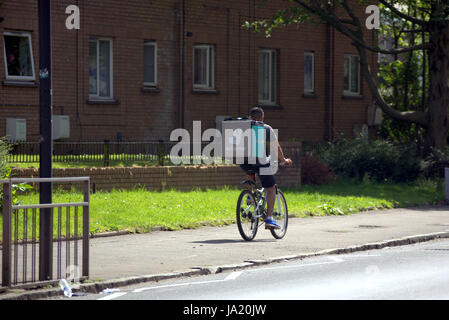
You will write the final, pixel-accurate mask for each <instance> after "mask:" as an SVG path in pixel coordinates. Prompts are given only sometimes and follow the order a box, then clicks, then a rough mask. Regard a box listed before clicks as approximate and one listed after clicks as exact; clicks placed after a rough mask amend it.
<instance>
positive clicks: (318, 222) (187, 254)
mask: <svg viewBox="0 0 449 320" xmlns="http://www.w3.org/2000/svg"><path fill="white" fill-rule="evenodd" d="M442 238H449V206H421V207H413V208H405V209H390V210H374V211H366V212H361V213H356V214H351V215H345V216H324V217H308V218H290V219H289V224H288V230H287V235H286V236H285V237H284V238H283V239H281V240H276V239H274V238H273V236H272V235H271V233H270V232H269V231H268V230H265V229H264V228H260V229H259V231H258V233H257V235H256V238H255V239H254V240H253V241H251V242H246V241H244V240H243V239H242V238H241V237H240V234H239V232H238V230H237V226H236V225H235V224H232V225H228V226H222V227H202V228H199V229H192V230H181V231H155V232H151V233H147V234H126V235H116V236H108V237H97V238H92V239H90V274H89V280H93V281H92V282H89V283H83V284H81V285H80V288H79V289H78V290H79V291H85V292H100V291H101V290H103V289H105V288H116V287H120V286H127V285H131V284H136V283H141V282H151V281H160V280H163V279H170V278H180V277H189V276H197V275H204V274H211V273H218V272H225V271H228V270H237V269H242V268H251V267H254V266H258V265H261V264H269V263H276V262H282V261H286V260H294V259H306V258H308V257H312V256H318V255H330V254H343V253H349V252H356V251H364V250H374V249H382V248H386V247H392V246H399V245H407V244H413V243H418V242H424V241H430V240H435V239H442ZM55 295H61V291H60V290H59V288H51V289H38V290H14V289H13V290H8V291H7V292H4V293H1V294H0V300H11V299H12V300H23V299H41V298H46V297H50V296H55Z"/></svg>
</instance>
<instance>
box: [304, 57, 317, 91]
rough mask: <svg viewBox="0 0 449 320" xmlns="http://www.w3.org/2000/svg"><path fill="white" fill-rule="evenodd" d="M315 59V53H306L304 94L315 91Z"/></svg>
mask: <svg viewBox="0 0 449 320" xmlns="http://www.w3.org/2000/svg"><path fill="white" fill-rule="evenodd" d="M314 63H315V57H314V53H313V52H304V92H305V93H313V92H314V90H315V83H314V82H315V65H314Z"/></svg>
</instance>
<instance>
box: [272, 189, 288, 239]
mask: <svg viewBox="0 0 449 320" xmlns="http://www.w3.org/2000/svg"><path fill="white" fill-rule="evenodd" d="M273 219H274V220H275V221H276V222H277V223H278V224H279V225H280V226H281V228H280V229H271V230H270V231H271V234H272V235H273V237H275V238H276V239H282V238H283V237H284V236H285V234H286V233H287V226H288V209H287V201H286V200H285V197H284V194H283V193H282V191H281V190H279V189H277V192H276V198H275V201H274V208H273Z"/></svg>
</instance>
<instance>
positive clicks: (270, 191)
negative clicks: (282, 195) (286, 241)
mask: <svg viewBox="0 0 449 320" xmlns="http://www.w3.org/2000/svg"><path fill="white" fill-rule="evenodd" d="M260 180H261V181H262V187H264V188H265V190H266V191H267V219H266V220H265V228H270V229H271V228H276V229H279V228H280V226H279V225H278V224H277V223H276V221H274V219H273V209H274V202H275V200H276V186H275V185H276V180H275V179H274V176H273V175H260Z"/></svg>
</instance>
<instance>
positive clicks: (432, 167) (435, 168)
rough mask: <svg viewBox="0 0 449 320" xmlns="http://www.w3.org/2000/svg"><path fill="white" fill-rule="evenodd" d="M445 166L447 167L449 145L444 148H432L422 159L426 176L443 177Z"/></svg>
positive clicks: (448, 165)
mask: <svg viewBox="0 0 449 320" xmlns="http://www.w3.org/2000/svg"><path fill="white" fill-rule="evenodd" d="M445 168H449V147H446V149H445V150H439V149H435V148H432V151H431V152H430V154H429V155H428V156H427V157H426V158H425V160H424V161H423V172H424V175H425V176H426V177H428V178H443V177H444V169H445Z"/></svg>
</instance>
